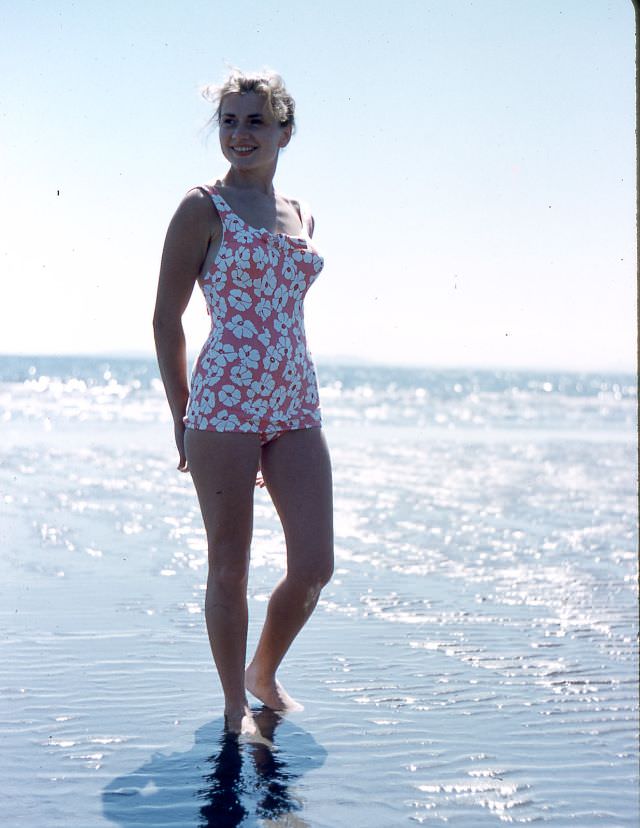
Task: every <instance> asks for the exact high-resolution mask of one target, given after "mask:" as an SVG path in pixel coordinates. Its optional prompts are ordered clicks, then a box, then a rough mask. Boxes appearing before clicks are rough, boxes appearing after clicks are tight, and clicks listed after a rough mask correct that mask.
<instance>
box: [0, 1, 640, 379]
mask: <svg viewBox="0 0 640 828" xmlns="http://www.w3.org/2000/svg"><path fill="white" fill-rule="evenodd" d="M230 66H238V67H240V68H242V69H245V70H256V69H261V68H263V67H270V68H272V69H275V70H277V71H278V72H280V73H281V74H282V75H283V77H284V79H285V82H286V83H287V86H288V88H289V90H290V92H291V93H292V94H293V96H294V98H295V99H296V104H297V109H296V114H297V121H298V128H297V132H296V134H295V135H294V138H293V140H292V142H291V143H290V145H289V146H288V147H287V149H286V150H285V151H284V152H283V153H282V154H281V157H280V159H279V164H278V171H277V174H276V179H275V186H276V189H277V190H279V191H280V192H282V193H285V194H287V195H291V196H297V197H301V198H303V199H304V200H306V201H307V202H308V203H309V204H310V205H311V207H312V210H313V214H314V217H315V221H316V233H315V236H314V240H315V242H316V245H317V247H318V249H319V250H320V251H321V253H322V254H323V256H324V258H325V268H324V270H323V272H322V275H321V277H320V278H319V279H318V280H317V282H316V283H315V284H314V286H313V287H312V289H311V291H310V292H309V294H308V296H307V300H306V303H305V314H306V329H307V336H308V339H309V343H310V347H311V350H312V352H313V354H314V355H315V356H316V357H317V358H326V359H329V358H341V359H346V358H349V359H358V360H372V361H376V362H385V363H393V364H421V365H425V366H431V367H487V368H493V367H496V368H500V367H506V368H509V367H512V368H544V369H546V368H554V369H576V370H598V371H599V370H610V371H633V370H635V354H636V339H635V331H636V275H635V274H636V249H635V233H636V229H635V204H636V182H635V86H634V84H635V20H634V10H633V5H632V3H631V2H630V0H473V2H470V0H433V2H430V1H429V0H395V1H394V2H379V1H378V0H324V2H322V3H318V2H316V1H315V0H314V2H307V0H295V2H293V1H292V0H277V2H269V0H260V2H255V1H254V0H243V2H242V3H240V4H230V3H228V2H217V0H208V1H205V0H182V1H181V2H178V0H155V2H151V0H146V2H145V1H144V0H140V2H135V3H132V2H130V0H127V2H123V0H110V2H108V3H107V2H104V0H102V1H101V2H96V1H95V0H83V2H80V0H78V2H65V1H64V0H37V1H34V2H29V0H22V2H20V3H4V4H2V6H0V183H1V186H2V199H1V200H0V211H1V215H0V290H1V293H0V353H5V354H7V353H9V354H10V353H14V354H15V353H25V354H37V353H46V354H56V353H59V354H65V353H105V354H107V353H108V354H121V353H152V351H153V335H152V329H151V318H152V313H153V305H154V301H155V291H156V284H157V277H158V267H159V263H160V256H161V252H162V245H163V241H164V236H165V233H166V229H167V225H168V222H169V220H170V218H171V216H172V214H173V212H174V211H175V209H176V207H177V205H178V203H179V202H180V200H181V198H182V196H183V195H184V193H185V192H186V190H188V189H189V188H190V187H192V186H194V185H196V184H199V183H202V182H204V181H209V180H211V179H214V178H217V177H220V176H222V175H224V173H225V172H226V169H227V168H226V165H225V162H224V159H223V158H222V156H221V154H220V150H219V144H218V139H217V134H216V133H215V132H209V134H207V129H206V122H207V119H208V118H209V116H210V114H211V109H210V107H211V105H210V104H208V103H207V102H206V101H204V100H203V99H202V97H201V96H200V94H199V89H200V87H201V86H202V85H203V84H206V83H211V82H219V81H221V80H222V79H223V77H224V76H225V74H226V73H227V71H228V69H229V67H230ZM184 322H185V331H186V334H187V342H188V347H189V350H190V352H191V353H192V354H195V353H197V351H198V350H199V348H200V346H201V344H202V343H203V341H204V339H205V337H206V334H207V328H208V320H207V317H206V314H205V309H204V302H203V299H202V296H201V295H200V293H199V291H198V289H197V288H196V290H195V291H194V295H193V298H192V301H191V304H190V306H189V309H188V310H187V312H186V314H185V318H184Z"/></svg>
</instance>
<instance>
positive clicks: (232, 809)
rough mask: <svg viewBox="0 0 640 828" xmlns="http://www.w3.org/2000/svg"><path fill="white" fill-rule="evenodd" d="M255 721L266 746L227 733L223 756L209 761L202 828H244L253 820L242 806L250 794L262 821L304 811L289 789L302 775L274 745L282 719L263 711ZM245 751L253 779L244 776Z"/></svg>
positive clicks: (200, 794) (201, 794) (201, 795)
mask: <svg viewBox="0 0 640 828" xmlns="http://www.w3.org/2000/svg"><path fill="white" fill-rule="evenodd" d="M254 718H255V722H256V724H257V725H258V729H259V730H260V734H261V736H262V738H263V740H264V741H263V742H246V743H244V744H243V743H242V742H241V741H239V740H238V738H237V737H236V736H234V735H232V734H229V733H223V735H222V738H221V740H220V750H219V752H218V753H217V754H214V755H213V756H211V757H209V759H208V760H207V762H208V763H209V764H210V765H212V766H213V770H212V772H211V773H209V774H206V775H205V782H206V787H205V788H204V789H202V790H199V791H198V794H197V795H198V798H199V799H204V800H205V804H204V805H203V806H202V807H201V809H200V816H201V822H200V828H210V826H221V827H222V826H225V828H226V826H230V828H231V826H233V827H234V828H235V826H240V825H241V824H242V822H243V820H244V819H245V818H246V817H247V816H249V814H248V812H247V810H246V808H245V807H244V806H243V804H242V799H243V797H244V796H246V794H247V793H248V791H249V790H252V791H253V792H254V794H255V795H256V797H257V801H256V803H255V807H254V814H255V815H256V816H258V817H262V818H266V819H272V820H273V819H276V818H277V817H280V816H282V815H283V814H288V813H290V812H292V811H300V810H302V807H303V806H302V803H301V802H300V800H299V799H296V798H294V797H293V795H292V792H291V790H290V787H289V786H290V784H291V782H292V781H294V780H295V779H296V778H297V777H298V776H299V775H300V773H299V771H298V772H296V771H294V770H292V769H291V770H290V769H289V767H288V765H287V762H286V761H285V759H284V758H283V757H281V756H279V755H278V753H279V752H278V749H277V748H276V745H275V744H274V736H275V730H276V728H277V727H278V725H279V724H281V723H282V717H280V716H279V715H278V714H277V713H274V712H273V711H272V710H269V709H268V708H263V709H262V710H261V711H260V712H259V713H257V714H255V716H254ZM243 751H244V752H246V753H247V754H248V755H250V756H251V759H252V769H251V770H252V771H253V772H254V773H252V774H251V775H252V776H253V779H251V778H249V777H248V775H247V774H246V772H245V773H243V761H242V760H243ZM297 824H298V825H299V826H300V827H301V828H302V826H304V825H306V824H307V823H306V822H303V821H302V820H297Z"/></svg>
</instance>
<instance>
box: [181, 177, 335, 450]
mask: <svg viewBox="0 0 640 828" xmlns="http://www.w3.org/2000/svg"><path fill="white" fill-rule="evenodd" d="M199 189H202V190H204V191H205V192H206V193H207V194H208V195H210V196H211V199H212V200H213V203H214V205H215V207H216V209H217V211H218V214H219V215H220V219H221V221H222V241H221V243H220V249H219V251H218V254H217V256H216V258H215V261H214V263H213V265H212V266H211V268H210V269H209V270H208V271H207V272H206V273H205V274H203V276H202V279H201V287H202V291H203V293H204V297H205V300H206V303H207V312H208V313H209V316H210V317H211V333H210V334H209V336H208V338H207V341H206V342H205V343H204V346H203V347H202V350H201V352H200V355H199V356H198V358H197V360H196V363H195V365H194V369H193V374H192V377H191V391H190V396H189V403H188V405H187V412H186V415H185V417H184V423H185V426H186V427H187V428H192V429H200V430H208V431H235V432H250V433H255V434H258V435H259V436H260V441H261V443H262V444H265V443H267V442H269V440H272V439H274V438H275V437H277V436H279V435H280V434H281V433H282V432H283V431H292V430H294V429H300V428H314V427H318V426H320V425H321V416H320V405H319V400H318V384H317V380H316V374H315V369H314V367H313V362H312V359H311V354H310V353H309V350H308V348H307V342H306V338H305V332H304V315H303V300H304V297H305V295H306V293H307V291H308V290H309V287H310V286H311V285H312V284H313V282H314V281H315V279H316V278H317V276H318V274H319V273H320V271H321V270H322V266H323V259H322V258H321V256H319V255H318V252H317V250H316V249H315V248H314V247H313V245H312V243H311V239H310V238H309V237H308V235H306V215H305V212H304V210H303V211H302V215H301V218H302V226H303V231H302V232H303V233H304V234H305V235H303V236H289V235H287V234H285V233H269V232H268V231H267V230H265V229H264V228H261V229H257V228H255V227H251V226H250V225H249V224H247V223H246V222H245V221H243V220H242V219H241V218H240V216H238V215H236V213H234V212H233V210H232V209H231V207H230V206H229V205H228V204H227V202H226V201H225V200H224V199H223V198H222V196H221V195H220V193H219V192H218V190H217V188H216V187H215V186H213V185H205V186H204V187H201V188H199Z"/></svg>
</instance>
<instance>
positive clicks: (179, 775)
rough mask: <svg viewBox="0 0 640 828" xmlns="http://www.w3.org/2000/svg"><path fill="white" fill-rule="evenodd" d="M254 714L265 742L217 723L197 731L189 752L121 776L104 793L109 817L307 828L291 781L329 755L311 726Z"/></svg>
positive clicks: (123, 822) (126, 821) (130, 821)
mask: <svg viewBox="0 0 640 828" xmlns="http://www.w3.org/2000/svg"><path fill="white" fill-rule="evenodd" d="M255 718H256V722H257V724H258V727H259V729H260V733H261V734H262V737H263V738H262V741H260V742H248V741H244V740H243V739H242V738H241V739H238V737H237V736H234V735H232V734H229V733H227V732H225V730H224V728H223V726H222V724H221V723H216V722H211V723H209V724H207V725H204V726H203V727H201V728H199V729H198V731H197V732H196V734H195V744H194V746H193V748H192V749H191V750H190V751H189V752H187V753H180V754H172V755H170V756H164V755H160V754H159V755H155V756H153V757H152V759H151V760H150V761H149V762H147V763H146V764H145V765H143V766H142V767H141V768H139V769H138V770H137V771H134V772H133V773H131V774H130V775H128V776H123V777H119V778H117V779H114V780H113V781H112V782H111V783H109V785H107V786H106V788H105V790H104V792H103V807H104V815H105V817H106V818H107V819H109V820H111V821H112V822H114V823H116V824H117V825H120V826H122V828H130V826H134V825H149V826H154V828H156V826H157V828H160V826H169V825H173V826H180V828H188V826H194V827H195V826H197V828H214V827H215V828H240V826H242V828H249V826H259V825H265V824H268V825H274V826H275V825H285V824H286V825H287V826H296V828H306V826H308V823H307V822H306V821H305V820H304V819H303V818H302V816H301V814H300V812H301V811H302V810H303V808H304V802H303V800H302V799H301V797H300V795H299V792H298V791H295V793H294V790H293V788H292V785H293V783H295V782H296V781H297V780H299V779H300V777H301V776H302V775H303V774H304V772H305V771H307V770H310V769H311V768H315V767H319V766H320V765H322V763H323V762H324V760H325V757H326V752H325V750H324V749H323V748H321V747H320V746H319V745H318V744H317V743H316V742H315V741H314V739H313V737H312V736H311V735H310V734H309V733H307V732H306V731H305V730H303V729H302V728H299V727H296V726H294V725H292V724H291V723H290V722H288V721H286V720H284V719H282V717H280V716H279V715H278V714H277V713H274V712H273V711H271V710H268V709H267V708H263V709H262V710H260V711H259V712H258V713H256V714H255ZM276 731H277V744H276V741H275V740H276ZM213 745H216V748H215V750H214V751H213V752H211V748H212V746H213ZM262 820H265V822H262ZM267 821H268V822H267Z"/></svg>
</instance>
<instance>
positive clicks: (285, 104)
mask: <svg viewBox="0 0 640 828" xmlns="http://www.w3.org/2000/svg"><path fill="white" fill-rule="evenodd" d="M200 91H201V93H202V97H203V98H205V100H207V101H210V102H211V103H213V104H215V106H216V109H215V112H214V113H213V115H212V116H211V118H210V120H209V123H212V124H216V125H219V124H220V114H221V110H222V101H223V100H224V98H225V97H226V96H227V95H232V94H240V95H242V94H243V93H245V92H257V93H258V94H259V95H264V96H265V98H266V99H267V103H268V106H269V109H270V110H271V112H272V114H273V117H274V118H275V119H276V121H277V122H278V123H279V124H280V126H283V127H285V126H290V127H291V128H292V129H294V128H295V111H296V102H295V101H294V100H293V98H292V97H291V95H290V94H289V93H288V92H287V89H286V87H285V85H284V81H283V80H282V78H281V77H280V75H279V74H278V73H277V72H272V71H271V70H270V69H264V70H263V71H261V72H250V73H246V72H242V71H241V70H240V69H235V68H234V69H233V70H232V71H231V73H230V74H229V75H228V77H227V78H226V79H225V80H224V81H223V82H222V83H221V84H213V83H210V84H208V85H207V86H203V87H202V89H201V90H200Z"/></svg>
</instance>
